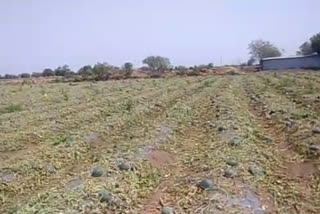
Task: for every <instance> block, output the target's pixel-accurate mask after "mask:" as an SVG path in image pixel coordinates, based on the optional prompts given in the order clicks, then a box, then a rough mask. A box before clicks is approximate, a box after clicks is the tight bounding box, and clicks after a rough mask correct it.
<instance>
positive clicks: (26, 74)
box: [20, 73, 31, 78]
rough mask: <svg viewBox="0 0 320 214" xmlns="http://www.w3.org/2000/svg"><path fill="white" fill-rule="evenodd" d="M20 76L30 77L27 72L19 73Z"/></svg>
mask: <svg viewBox="0 0 320 214" xmlns="http://www.w3.org/2000/svg"><path fill="white" fill-rule="evenodd" d="M20 77H21V78H30V77H31V75H30V74H28V73H22V74H20Z"/></svg>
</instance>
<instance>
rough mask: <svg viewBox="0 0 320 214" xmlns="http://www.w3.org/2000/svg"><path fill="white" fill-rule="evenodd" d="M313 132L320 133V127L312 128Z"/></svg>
mask: <svg viewBox="0 0 320 214" xmlns="http://www.w3.org/2000/svg"><path fill="white" fill-rule="evenodd" d="M312 133H313V134H320V128H314V129H312Z"/></svg>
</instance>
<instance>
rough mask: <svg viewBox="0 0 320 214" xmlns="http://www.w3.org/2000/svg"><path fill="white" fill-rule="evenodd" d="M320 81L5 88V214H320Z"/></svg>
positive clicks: (0, 120) (292, 76) (223, 79)
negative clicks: (259, 212)
mask: <svg viewBox="0 0 320 214" xmlns="http://www.w3.org/2000/svg"><path fill="white" fill-rule="evenodd" d="M99 66H101V67H99ZM95 67H96V68H91V67H86V68H83V69H82V72H83V73H82V74H83V75H84V76H85V75H88V76H89V77H90V78H91V77H92V78H96V77H102V79H104V78H105V77H104V75H106V74H109V73H110V70H113V71H119V72H120V73H121V72H123V71H122V70H121V69H119V70H118V69H117V68H111V67H110V65H108V64H98V65H97V66H95ZM175 69H176V70H185V69H186V68H184V67H178V68H175ZM206 69H208V68H206ZM91 70H92V71H91ZM187 70H189V69H187ZM196 70H197V71H199V70H198V67H196ZM87 71H89V72H88V73H89V74H88V73H87ZM96 71H98V73H96ZM199 73H200V74H201V73H202V72H201V71H199ZM95 75H97V76H95ZM319 78H320V76H319V74H318V73H317V72H312V71H307V72H295V73H290V72H280V73H276V75H275V73H274V72H272V73H271V72H270V73H269V72H264V73H250V74H247V75H215V76H214V75H211V76H201V75H199V76H194V77H181V78H162V79H144V80H134V79H128V80H125V81H109V82H99V81H98V82H79V83H72V84H71V83H70V84H69V83H50V84H47V83H43V84H41V85H35V86H34V87H29V86H27V85H21V84H20V85H19V84H18V85H15V84H1V85H0V92H1V100H3V102H1V104H0V130H1V132H0V141H1V144H0V161H1V162H0V163H1V164H0V165H1V168H0V183H1V184H0V199H1V200H0V212H1V213H8V212H11V211H12V212H14V213H35V212H43V213H66V212H74V213H77V212H82V211H85V212H87V213H92V212H97V213H99V212H101V213H102V212H117V213H143V212H145V213H152V212H153V211H155V210H156V211H157V212H158V213H161V212H164V213H172V212H173V211H174V212H176V213H199V212H200V211H199V210H203V213H213V212H214V211H216V208H217V207H219V209H220V210H221V212H223V213H253V212H254V211H255V210H263V211H264V212H266V213H294V212H295V210H296V209H298V210H299V211H300V212H301V213H318V211H319V208H318V204H319V203H320V200H319V199H320V197H319V196H320V193H319V189H318V188H317V185H318V183H319V170H318V168H317V167H318V166H319V163H318V162H319V158H320V153H319V152H320V149H319V148H320V144H319V136H320V135H319V133H320V131H319V127H320V119H319V116H320V111H319V109H320V108H319V103H320V102H319V94H318V91H319V90H320V88H319V84H318V83H319V81H320V79H319ZM26 94H28V96H25V95H26ZM17 103H23V106H22V105H19V104H17ZM248 154H249V155H248ZM306 160H307V161H306ZM213 196H214V200H213V198H212V197H213ZM226 200H227V201H230V202H229V203H230V204H226V203H225V202H226ZM246 200H247V201H250V203H251V204H252V205H251V206H249V207H248V206H247V203H245V202H246ZM253 201H254V202H253ZM159 203H160V205H159ZM292 204H295V207H292V206H291V205H292ZM204 205H205V206H204Z"/></svg>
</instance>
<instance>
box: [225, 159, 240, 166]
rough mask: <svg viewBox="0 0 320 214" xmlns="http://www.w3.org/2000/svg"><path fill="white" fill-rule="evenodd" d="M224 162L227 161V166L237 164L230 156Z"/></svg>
mask: <svg viewBox="0 0 320 214" xmlns="http://www.w3.org/2000/svg"><path fill="white" fill-rule="evenodd" d="M226 163H227V164H228V165H229V166H238V162H237V161H236V160H235V159H232V158H230V159H228V160H227V161H226Z"/></svg>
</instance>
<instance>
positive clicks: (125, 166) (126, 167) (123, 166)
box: [118, 162, 132, 171]
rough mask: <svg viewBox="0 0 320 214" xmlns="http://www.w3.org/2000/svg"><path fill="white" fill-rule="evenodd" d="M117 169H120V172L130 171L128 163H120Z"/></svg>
mask: <svg viewBox="0 0 320 214" xmlns="http://www.w3.org/2000/svg"><path fill="white" fill-rule="evenodd" d="M118 167H119V169H120V170H121V171H128V170H130V169H132V166H131V164H130V163H128V162H122V163H120V164H119V165H118Z"/></svg>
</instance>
